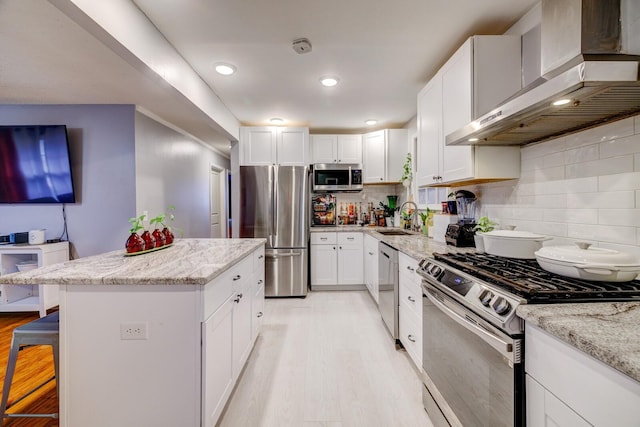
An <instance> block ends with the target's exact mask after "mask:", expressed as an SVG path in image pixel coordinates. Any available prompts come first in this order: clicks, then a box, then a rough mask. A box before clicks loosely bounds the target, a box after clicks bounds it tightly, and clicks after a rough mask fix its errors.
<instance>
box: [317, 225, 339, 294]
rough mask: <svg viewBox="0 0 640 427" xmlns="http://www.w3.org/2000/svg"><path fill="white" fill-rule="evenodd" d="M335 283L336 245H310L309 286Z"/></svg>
mask: <svg viewBox="0 0 640 427" xmlns="http://www.w3.org/2000/svg"><path fill="white" fill-rule="evenodd" d="M312 234H313V233H312ZM337 283H338V251H337V245H335V244H332V245H311V286H322V285H336V284H337Z"/></svg>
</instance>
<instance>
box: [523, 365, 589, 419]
mask: <svg viewBox="0 0 640 427" xmlns="http://www.w3.org/2000/svg"><path fill="white" fill-rule="evenodd" d="M526 387H527V394H526V395H527V425H528V426H532V427H542V426H544V427H556V426H572V427H589V426H591V424H589V423H588V422H586V421H585V420H584V418H582V417H581V416H580V415H578V414H576V413H575V411H573V410H572V409H571V408H569V407H568V406H567V405H565V404H564V403H563V402H562V401H561V400H560V399H558V398H557V397H555V396H554V395H553V394H552V393H551V392H549V390H547V389H546V388H544V387H542V386H541V385H540V383H538V382H537V381H536V380H534V379H533V378H531V377H530V376H529V375H527V376H526Z"/></svg>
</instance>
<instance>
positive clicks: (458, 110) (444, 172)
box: [440, 38, 474, 182]
mask: <svg viewBox="0 0 640 427" xmlns="http://www.w3.org/2000/svg"><path fill="white" fill-rule="evenodd" d="M472 82H473V38H469V39H468V40H467V41H466V42H465V43H464V44H463V45H462V46H460V48H459V49H458V50H457V51H456V53H454V54H453V56H452V57H451V58H450V59H449V60H448V61H447V62H446V63H445V64H444V65H443V66H442V131H443V132H442V142H441V144H442V165H441V168H440V171H441V176H442V180H443V181H444V182H450V181H458V180H462V179H466V178H471V177H473V150H474V147H472V146H447V145H445V143H444V140H445V138H446V136H447V135H448V134H450V133H451V132H454V131H456V130H458V129H460V128H461V127H463V126H466V125H468V124H469V123H471V120H472V119H473V117H472V116H473V113H472V108H473V99H472V93H473V86H472Z"/></svg>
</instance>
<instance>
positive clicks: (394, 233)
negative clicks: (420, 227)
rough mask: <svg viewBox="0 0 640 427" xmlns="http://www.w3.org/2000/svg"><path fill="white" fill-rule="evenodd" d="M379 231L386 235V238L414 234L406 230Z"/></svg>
mask: <svg viewBox="0 0 640 427" xmlns="http://www.w3.org/2000/svg"><path fill="white" fill-rule="evenodd" d="M377 231H378V233H380V234H384V235H385V236H408V235H411V234H413V233H409V232H408V231H404V230H377Z"/></svg>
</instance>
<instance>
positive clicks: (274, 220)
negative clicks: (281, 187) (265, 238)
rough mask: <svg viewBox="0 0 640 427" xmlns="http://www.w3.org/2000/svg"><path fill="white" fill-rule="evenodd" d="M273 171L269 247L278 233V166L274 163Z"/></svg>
mask: <svg viewBox="0 0 640 427" xmlns="http://www.w3.org/2000/svg"><path fill="white" fill-rule="evenodd" d="M272 171H273V180H272V181H271V185H272V189H271V191H272V192H273V197H272V199H271V200H272V203H273V205H272V206H271V209H272V211H271V233H269V235H270V237H271V247H273V245H274V243H275V242H276V241H277V239H276V236H277V234H278V228H277V227H278V166H277V165H275V166H273V167H272Z"/></svg>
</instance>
